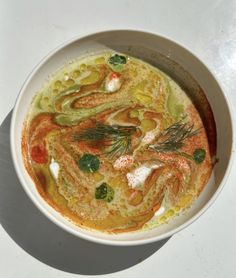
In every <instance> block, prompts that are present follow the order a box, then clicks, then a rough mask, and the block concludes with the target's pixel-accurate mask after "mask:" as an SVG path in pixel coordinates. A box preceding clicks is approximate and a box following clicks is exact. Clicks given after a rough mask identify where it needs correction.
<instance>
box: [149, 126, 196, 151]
mask: <svg viewBox="0 0 236 278" xmlns="http://www.w3.org/2000/svg"><path fill="white" fill-rule="evenodd" d="M193 128H194V125H193V124H192V125H190V124H188V123H183V122H182V121H179V122H177V123H174V124H173V125H171V126H169V127H168V128H166V129H165V130H164V131H163V132H162V133H161V134H160V136H159V137H158V138H157V143H156V144H154V145H152V146H150V147H151V148H152V149H154V150H155V151H157V152H173V151H177V150H179V149H180V148H182V147H183V145H184V141H185V140H186V139H187V138H190V137H192V136H194V135H196V134H198V132H199V129H196V130H193Z"/></svg>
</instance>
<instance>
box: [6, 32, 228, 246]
mask: <svg viewBox="0 0 236 278" xmlns="http://www.w3.org/2000/svg"><path fill="white" fill-rule="evenodd" d="M105 48H111V49H114V50H117V51H120V52H124V53H128V54H130V55H131V56H135V57H138V58H141V59H143V60H145V61H147V62H149V63H151V64H153V65H154V66H155V65H156V66H158V67H159V68H162V69H163V70H164V71H165V72H167V73H168V74H169V75H170V76H172V77H173V78H174V79H176V81H177V82H178V83H179V84H180V85H181V86H183V87H184V88H185V90H186V91H187V92H188V93H189V94H190V96H191V97H192V98H194V99H195V100H196V103H198V98H199V97H202V94H201V89H200V87H201V88H202V89H203V91H204V92H205V95H206V97H207V99H208V102H209V103H210V106H211V108H212V111H213V114H214V118H215V122H216V128H217V158H218V159H219V162H218V163H217V164H216V166H215V168H214V176H213V175H212V177H211V179H210V181H209V182H208V184H207V186H206V187H205V189H204V191H203V192H202V193H201V195H200V197H199V198H198V200H197V201H196V202H195V203H194V205H193V206H192V207H191V209H189V210H187V212H186V213H184V214H182V215H180V216H178V217H175V218H174V219H172V220H171V221H170V222H169V223H168V224H163V225H162V226H160V227H158V228H154V229H152V230H149V231H139V232H132V233H124V234H118V235H108V234H104V233H100V232H96V231H89V230H86V229H82V228H80V227H78V226H76V225H74V224H73V223H72V222H70V221H68V220H67V219H66V218H64V217H63V216H62V215H61V214H59V213H58V212H57V211H56V210H54V209H53V208H52V207H51V206H50V205H48V204H47V203H46V202H45V201H44V199H43V198H42V197H41V196H40V195H39V193H38V191H37V189H36V187H35V185H34V182H33V181H32V179H31V178H30V176H29V174H28V173H27V171H26V169H25V167H24V163H23V158H22V155H21V132H22V126H23V122H24V120H25V117H26V114H27V111H28V108H29V106H30V102H31V100H32V98H33V96H34V95H35V93H36V92H37V91H38V90H39V89H40V88H41V87H42V86H43V84H45V81H46V80H47V79H48V77H49V76H50V75H51V74H52V73H54V72H55V71H56V70H57V69H58V68H60V67H61V66H63V65H64V64H65V63H67V62H68V61H70V60H73V59H74V58H76V57H78V56H81V55H85V54H87V53H90V52H93V53H94V52H98V51H101V50H104V49H105ZM169 58H170V59H169ZM173 61H174V62H173ZM195 80H197V82H196V81H195ZM197 83H198V84H197ZM199 85H200V87H199ZM199 109H200V110H201V109H202V110H203V111H202V113H203V114H204V109H205V108H202V107H199ZM207 109H209V107H208V108H207ZM232 149H233V125H232V117H231V113H230V108H229V103H228V101H227V99H226V97H225V95H224V93H223V91H222V89H221V88H220V86H219V84H218V82H217V81H216V79H215V77H214V76H213V74H212V73H211V72H210V71H209V69H208V68H207V67H206V66H205V65H204V64H203V63H202V62H201V61H199V59H198V58H197V57H196V56H195V55H193V54H192V53H191V52H190V51H189V50H187V49H185V48H184V47H182V46H180V45H179V44H177V43H175V42H173V41H171V40H169V39H167V38H164V37H162V36H159V35H155V34H150V33H146V32H141V31H132V30H115V31H107V32H102V33H96V34H92V35H89V36H86V37H83V38H76V39H73V40H72V41H70V42H67V43H65V44H63V45H62V46H60V47H58V48H57V49H55V50H54V51H52V52H51V53H50V54H49V55H48V56H46V57H45V58H44V59H43V60H42V61H41V62H40V63H39V64H38V65H37V66H36V68H35V69H34V70H33V71H32V72H31V74H30V75H29V77H28V78H27V80H26V82H25V83H24V85H23V87H22V89H21V91H20V93H19V96H18V98H17V101H16V104H15V108H14V111H13V115H12V122H11V151H12V157H13V161H14V166H15V169H16V172H17V174H18V177H19V179H20V181H21V184H22V186H23V188H24V190H25V191H26V193H27V194H28V196H29V197H30V199H31V200H32V201H33V202H34V203H35V205H36V206H37V207H38V208H39V209H40V210H41V211H42V212H43V213H44V214H45V215H46V216H47V217H48V218H49V219H51V220H52V221H53V222H54V223H55V224H57V225H58V226H60V227H61V228H63V229H64V230H66V231H68V232H70V233H72V234H74V235H76V236H78V237H81V238H84V239H87V240H91V241H94V242H98V243H103V244H111V245H139V244H144V243H150V242H154V241H157V240H161V239H164V238H167V237H169V236H171V235H173V234H174V233H176V232H178V231H180V230H181V229H183V228H184V227H186V226H188V225H189V224H190V223H192V222H193V221H194V220H196V219H197V218H198V217H199V216H200V215H201V214H202V213H203V212H204V211H206V209H207V208H209V206H210V205H211V204H212V203H213V202H214V200H215V199H216V197H217V195H218V194H219V192H220V191H221V189H222V187H223V185H224V183H225V181H226V179H227V176H228V175H229V170H230V166H231V164H232V160H233V150H232ZM52 236H53V235H52Z"/></svg>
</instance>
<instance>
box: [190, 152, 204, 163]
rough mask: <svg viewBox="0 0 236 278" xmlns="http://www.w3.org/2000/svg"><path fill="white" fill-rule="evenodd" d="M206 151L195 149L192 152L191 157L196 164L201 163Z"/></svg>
mask: <svg viewBox="0 0 236 278" xmlns="http://www.w3.org/2000/svg"><path fill="white" fill-rule="evenodd" d="M205 157H206V151H205V150H204V149H196V150H195V151H194V153H193V159H194V161H195V162H196V163H197V164H200V163H202V162H203V161H204V160H205Z"/></svg>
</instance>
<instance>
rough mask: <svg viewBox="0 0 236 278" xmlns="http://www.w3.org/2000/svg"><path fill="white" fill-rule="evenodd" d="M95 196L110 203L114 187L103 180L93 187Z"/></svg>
mask: <svg viewBox="0 0 236 278" xmlns="http://www.w3.org/2000/svg"><path fill="white" fill-rule="evenodd" d="M95 198H96V199H98V200H104V201H106V202H108V203H110V202H111V201H112V200H113V198H114V189H113V188H112V187H110V186H109V185H108V184H107V183H105V182H103V183H102V184H101V185H100V186H99V187H97V188H96V189H95Z"/></svg>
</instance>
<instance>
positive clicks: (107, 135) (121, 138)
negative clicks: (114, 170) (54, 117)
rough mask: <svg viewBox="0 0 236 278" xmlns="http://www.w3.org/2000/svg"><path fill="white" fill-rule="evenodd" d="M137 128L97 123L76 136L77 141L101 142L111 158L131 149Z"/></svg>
mask: <svg viewBox="0 0 236 278" xmlns="http://www.w3.org/2000/svg"><path fill="white" fill-rule="evenodd" d="M136 130H137V127H136V126H121V125H106V124H103V123H100V122H97V123H96V125H95V126H94V127H91V128H87V129H84V130H82V131H81V132H80V133H78V134H75V135H74V140H77V141H98V142H99V141H100V142H102V143H103V145H104V146H105V147H107V151H106V152H105V154H107V155H109V156H116V155H122V154H125V153H127V152H129V151H130V149H131V137H132V135H133V134H134V133H135V132H136Z"/></svg>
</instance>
